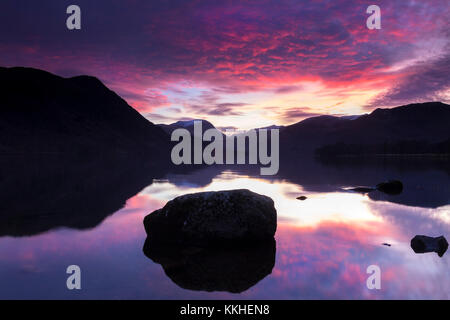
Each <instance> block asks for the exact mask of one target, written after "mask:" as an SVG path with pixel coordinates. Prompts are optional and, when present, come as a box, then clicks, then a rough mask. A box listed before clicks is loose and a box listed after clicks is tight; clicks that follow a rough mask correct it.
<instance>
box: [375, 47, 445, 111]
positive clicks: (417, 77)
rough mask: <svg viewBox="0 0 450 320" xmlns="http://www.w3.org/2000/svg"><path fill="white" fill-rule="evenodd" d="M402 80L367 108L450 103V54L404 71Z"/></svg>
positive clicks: (376, 98)
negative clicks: (429, 102) (421, 103)
mask: <svg viewBox="0 0 450 320" xmlns="http://www.w3.org/2000/svg"><path fill="white" fill-rule="evenodd" d="M449 49H450V47H449ZM401 72H402V74H403V75H402V76H401V78H400V79H399V80H398V81H397V82H396V84H394V86H393V87H391V88H389V89H388V90H387V91H386V92H384V93H382V94H380V95H378V96H377V97H375V99H374V100H372V101H371V102H370V104H368V105H367V106H366V108H369V109H370V108H376V107H390V106H398V105H403V104H408V103H415V102H424V101H444V102H446V101H450V77H449V75H450V53H449V51H447V53H446V54H445V55H443V56H441V57H439V58H438V59H435V60H432V61H423V62H420V63H418V64H416V65H413V66H411V67H408V68H406V70H402V71H401Z"/></svg>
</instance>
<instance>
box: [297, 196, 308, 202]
mask: <svg viewBox="0 0 450 320" xmlns="http://www.w3.org/2000/svg"><path fill="white" fill-rule="evenodd" d="M296 199H297V200H302V201H304V200H306V199H308V197H306V196H300V197H297V198H296Z"/></svg>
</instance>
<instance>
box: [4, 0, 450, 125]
mask: <svg viewBox="0 0 450 320" xmlns="http://www.w3.org/2000/svg"><path fill="white" fill-rule="evenodd" d="M72 4H76V5H78V6H79V7H80V9H81V30H68V29H67V27H66V19H67V18H68V17H69V15H68V14H67V13H66V9H67V7H68V6H69V5H72ZM372 4H376V5H378V6H379V7H380V8H381V29H379V30H377V29H374V30H369V29H368V28H367V26H366V20H367V18H368V17H369V16H370V14H367V13H366V9H367V7H368V6H369V5H372ZM449 16H450V3H449V2H448V1H447V0H420V1H413V0H398V1H395V0H376V1H374V2H372V1H370V2H369V1H357V0H354V1H348V0H314V1H303V0H273V1H272V0H258V1H252V0H247V1H245V0H240V1H229V0H220V1H213V0H204V1H203V0H195V1H186V0H185V1H180V0H173V1H172V0H151V1H148V0H109V1H91V0H70V1H66V0H58V1H57V0H42V1H35V0H20V1H17V0H2V1H1V3H0V66H4V67H5V66H6V67H13V66H26V67H34V68H39V69H44V70H47V71H50V72H52V73H55V74H58V75H61V76H64V77H72V76H77V75H81V74H87V75H92V76H95V77H98V78H99V79H100V80H101V81H103V82H104V83H105V84H106V85H107V86H108V87H109V88H110V89H112V90H114V91H115V92H117V93H118V94H119V95H120V96H121V97H123V98H124V99H125V100H126V101H127V102H128V103H129V104H130V105H131V106H133V107H134V108H136V109H137V110H138V111H139V112H140V113H141V114H143V115H144V116H145V117H146V118H147V119H149V120H150V121H152V122H154V123H172V122H176V121H178V120H189V119H200V118H201V119H206V120H209V121H210V122H212V123H213V124H214V125H215V126H216V127H218V128H221V129H227V128H230V129H231V128H238V129H249V128H256V127H263V126H269V125H273V124H277V125H288V124H292V123H295V122H298V121H301V120H302V119H305V118H308V117H311V116H317V115H322V114H328V115H353V114H362V113H368V112H370V111H371V110H373V109H374V108H377V107H394V106H399V105H403V104H407V103H414V102H425V101H443V102H447V103H449V102H450V80H449V74H450V28H449V20H450V19H449Z"/></svg>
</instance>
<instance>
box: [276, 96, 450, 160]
mask: <svg viewBox="0 0 450 320" xmlns="http://www.w3.org/2000/svg"><path fill="white" fill-rule="evenodd" d="M449 124H450V105H448V104H445V103H441V102H427V103H418V104H409V105H405V106H401V107H396V108H392V109H376V110H374V111H373V112H372V113H370V114H365V115H362V116H360V117H356V118H343V117H334V116H318V117H313V118H308V119H306V120H303V121H301V122H298V123H295V124H293V125H290V126H287V127H285V128H283V129H282V130H281V131H280V148H281V150H282V154H284V155H299V154H311V153H313V152H315V150H317V149H318V148H321V147H324V146H328V145H335V144H345V145H353V146H358V145H393V144H396V143H401V142H405V141H409V142H416V143H417V142H419V143H428V144H439V143H444V142H445V141H446V140H448V139H450V125H449ZM411 151H413V150H411Z"/></svg>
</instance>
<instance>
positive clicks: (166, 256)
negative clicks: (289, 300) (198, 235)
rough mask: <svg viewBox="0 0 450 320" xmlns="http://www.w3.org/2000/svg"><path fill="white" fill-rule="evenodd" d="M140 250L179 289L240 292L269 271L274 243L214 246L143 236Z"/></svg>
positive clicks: (272, 261) (271, 264) (272, 260)
mask: <svg viewBox="0 0 450 320" xmlns="http://www.w3.org/2000/svg"><path fill="white" fill-rule="evenodd" d="M143 251H144V254H145V255H146V256H147V257H148V258H150V259H151V260H153V261H154V262H156V263H158V264H161V266H162V267H163V269H164V272H165V273H166V275H167V276H168V277H169V278H170V279H171V280H172V281H173V282H174V283H175V284H177V285H178V286H179V287H181V288H183V289H188V290H196V291H208V292H212V291H227V292H231V293H241V292H244V291H246V290H248V289H249V288H251V287H253V286H254V285H255V284H257V283H258V282H259V281H261V280H262V279H264V278H265V277H266V276H268V275H269V274H271V273H272V269H273V267H274V265H275V253H276V242H275V239H272V240H270V241H267V242H264V243H260V244H258V245H253V246H243V247H225V248H220V249H217V248H197V247H179V246H167V245H160V244H157V243H155V242H152V241H151V239H150V238H147V240H146V241H145V244H144V248H143Z"/></svg>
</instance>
